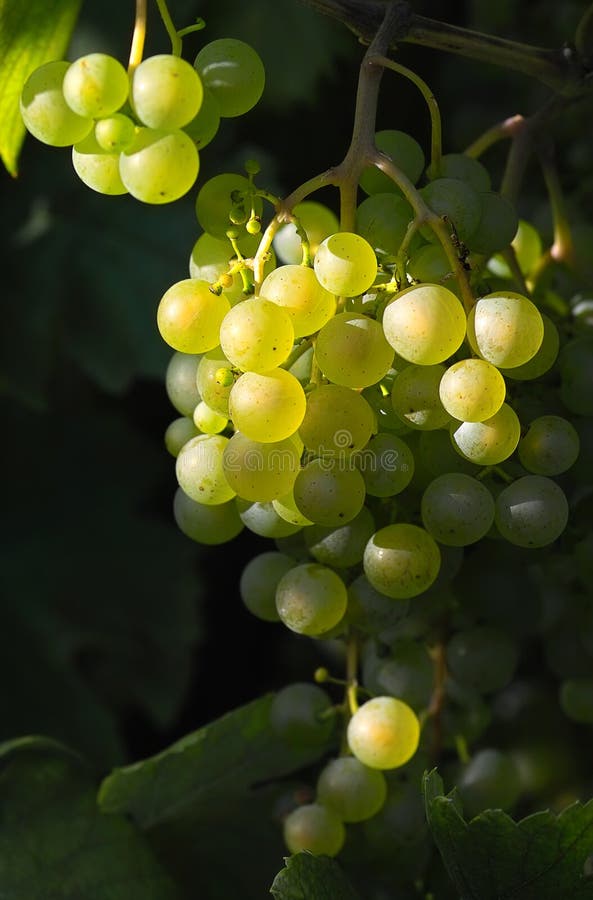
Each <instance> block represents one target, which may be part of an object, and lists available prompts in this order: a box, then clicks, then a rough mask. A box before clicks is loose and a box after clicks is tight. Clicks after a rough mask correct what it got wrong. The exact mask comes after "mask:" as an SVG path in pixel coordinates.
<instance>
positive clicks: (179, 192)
mask: <svg viewBox="0 0 593 900" xmlns="http://www.w3.org/2000/svg"><path fill="white" fill-rule="evenodd" d="M199 168H200V159H199V156H198V151H197V150H196V148H195V145H194V143H193V142H192V140H191V139H190V138H188V136H187V135H186V134H184V132H183V131H163V130H158V131H157V130H155V129H152V128H139V129H138V131H137V133H136V137H135V138H134V141H133V142H132V144H130V146H129V147H127V148H126V149H125V150H124V151H123V153H122V154H121V157H120V161H119V173H120V175H121V180H122V181H123V183H124V184H125V186H126V188H127V189H128V191H129V192H130V194H131V195H132V196H133V197H135V198H136V199H137V200H141V201H142V202H143V203H153V204H161V203H171V202H172V201H173V200H178V199H179V198H180V197H183V195H184V194H186V193H187V192H188V191H189V189H190V188H191V187H192V186H193V184H194V182H195V180H196V178H197V177H198V171H199Z"/></svg>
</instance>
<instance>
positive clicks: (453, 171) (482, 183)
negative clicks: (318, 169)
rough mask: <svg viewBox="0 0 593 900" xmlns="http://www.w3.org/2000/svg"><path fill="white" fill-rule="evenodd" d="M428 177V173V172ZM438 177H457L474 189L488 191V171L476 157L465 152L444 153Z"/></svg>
mask: <svg viewBox="0 0 593 900" xmlns="http://www.w3.org/2000/svg"><path fill="white" fill-rule="evenodd" d="M428 177H429V178H430V174H428ZM438 177H439V178H457V179H459V181H465V182H467V184H469V185H471V187H473V189H474V191H479V192H480V193H481V192H482V191H489V190H490V186H491V180H490V173H489V172H488V169H487V168H486V166H483V165H482V163H481V162H480V161H479V160H478V159H474V158H473V157H472V156H466V154H465V153H444V154H443V156H441V160H440V165H439V174H438Z"/></svg>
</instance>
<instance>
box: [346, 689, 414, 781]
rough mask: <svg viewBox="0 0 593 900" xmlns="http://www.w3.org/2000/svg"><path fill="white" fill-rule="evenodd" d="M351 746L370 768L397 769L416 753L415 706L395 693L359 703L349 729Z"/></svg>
mask: <svg viewBox="0 0 593 900" xmlns="http://www.w3.org/2000/svg"><path fill="white" fill-rule="evenodd" d="M347 738H348V746H349V747H350V750H351V751H352V753H353V754H354V756H355V757H356V758H357V759H358V760H360V762H361V763H363V765H365V766H368V767H369V768H370V769H396V768H398V766H403V765H404V763H407V762H408V760H409V759H411V758H412V757H413V755H414V754H415V752H416V750H417V748H418V742H419V740H420V723H419V722H418V717H417V716H416V713H415V712H414V710H413V709H411V708H410V707H409V706H408V705H407V703H404V702H403V701H402V700H397V699H396V698H395V697H373V698H372V700H367V702H366V703H363V704H362V706H360V707H359V708H358V709H357V710H356V712H355V713H354V715H353V716H352V718H351V719H350V721H349V722H348V730H347Z"/></svg>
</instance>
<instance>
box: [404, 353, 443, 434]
mask: <svg viewBox="0 0 593 900" xmlns="http://www.w3.org/2000/svg"><path fill="white" fill-rule="evenodd" d="M444 373H445V367H444V366H443V365H440V364H437V365H434V366H414V365H411V366H407V368H405V369H404V370H403V371H402V372H400V373H399V375H397V376H396V378H395V380H394V382H393V387H392V388H391V402H392V404H393V409H394V412H395V414H396V415H397V416H398V418H399V419H401V421H402V422H405V424H406V425H408V426H409V427H410V428H414V429H418V430H420V431H431V430H432V429H434V428H443V427H444V426H445V425H448V424H449V422H450V421H451V415H450V413H449V412H447V410H446V409H445V407H444V406H443V403H442V401H441V398H440V397H439V385H440V382H441V378H442V377H443V375H444Z"/></svg>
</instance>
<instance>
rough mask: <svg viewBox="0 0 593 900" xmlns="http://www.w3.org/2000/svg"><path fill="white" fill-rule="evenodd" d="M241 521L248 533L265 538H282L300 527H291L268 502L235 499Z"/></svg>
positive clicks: (294, 532)
mask: <svg viewBox="0 0 593 900" xmlns="http://www.w3.org/2000/svg"><path fill="white" fill-rule="evenodd" d="M237 509H238V510H239V516H240V518H241V521H242V522H243V524H244V525H245V527H246V528H248V529H249V531H252V532H253V534H258V535H259V536H260V537H265V538H284V537H288V536H289V535H293V534H296V532H298V531H300V530H301V528H302V526H301V525H293V524H292V523H291V522H287V521H286V520H285V519H283V518H282V517H281V516H279V515H278V513H277V512H276V510H275V509H274V507H273V506H272V504H271V503H270V502H268V503H250V502H249V501H248V500H240V499H237Z"/></svg>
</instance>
